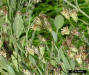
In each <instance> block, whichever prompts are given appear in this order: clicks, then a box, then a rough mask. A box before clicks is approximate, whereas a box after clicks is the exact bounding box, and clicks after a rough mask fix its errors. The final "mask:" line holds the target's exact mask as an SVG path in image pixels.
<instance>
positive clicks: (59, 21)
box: [54, 15, 64, 30]
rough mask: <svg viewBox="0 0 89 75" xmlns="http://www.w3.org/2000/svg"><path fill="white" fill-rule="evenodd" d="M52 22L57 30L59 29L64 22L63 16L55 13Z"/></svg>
mask: <svg viewBox="0 0 89 75" xmlns="http://www.w3.org/2000/svg"><path fill="white" fill-rule="evenodd" d="M54 24H55V26H56V29H57V30H58V29H60V28H61V27H62V26H63V24H64V17H63V16H61V15H57V16H56V17H55V20H54Z"/></svg>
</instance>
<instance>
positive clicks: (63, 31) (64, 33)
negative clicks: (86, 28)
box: [61, 27, 70, 35]
mask: <svg viewBox="0 0 89 75" xmlns="http://www.w3.org/2000/svg"><path fill="white" fill-rule="evenodd" d="M61 30H62V31H61V34H62V35H69V34H70V31H69V29H68V27H64V28H63V29H61Z"/></svg>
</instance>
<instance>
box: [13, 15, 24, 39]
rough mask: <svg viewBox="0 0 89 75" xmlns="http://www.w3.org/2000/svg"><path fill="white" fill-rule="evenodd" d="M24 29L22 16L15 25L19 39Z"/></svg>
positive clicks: (16, 19)
mask: <svg viewBox="0 0 89 75" xmlns="http://www.w3.org/2000/svg"><path fill="white" fill-rule="evenodd" d="M23 29H24V25H23V19H22V16H19V15H17V16H16V17H15V20H14V23H13V30H14V33H15V35H16V37H17V38H19V37H20V35H21V34H22V32H23Z"/></svg>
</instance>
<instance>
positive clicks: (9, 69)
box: [7, 65, 15, 75]
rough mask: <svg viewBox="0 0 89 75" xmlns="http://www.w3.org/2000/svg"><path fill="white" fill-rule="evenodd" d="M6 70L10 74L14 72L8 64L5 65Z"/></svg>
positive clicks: (13, 74)
mask: <svg viewBox="0 0 89 75" xmlns="http://www.w3.org/2000/svg"><path fill="white" fill-rule="evenodd" d="M7 70H8V72H9V74H10V75H15V72H14V70H13V68H12V67H11V66H10V65H7Z"/></svg>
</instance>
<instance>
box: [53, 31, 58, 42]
mask: <svg viewBox="0 0 89 75" xmlns="http://www.w3.org/2000/svg"><path fill="white" fill-rule="evenodd" d="M52 36H53V39H54V41H55V42H57V34H56V33H55V32H54V31H52Z"/></svg>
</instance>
